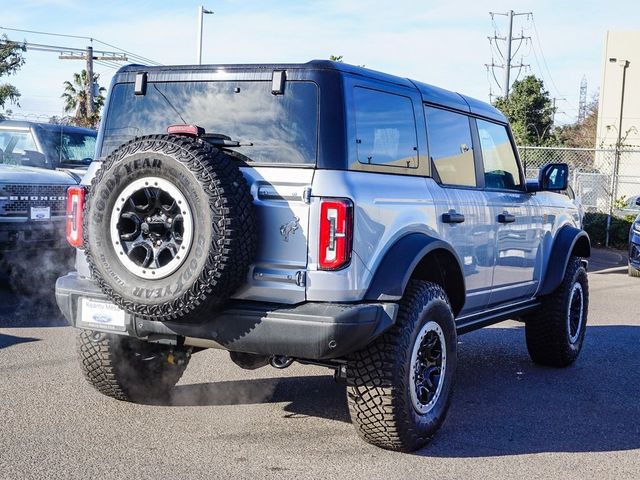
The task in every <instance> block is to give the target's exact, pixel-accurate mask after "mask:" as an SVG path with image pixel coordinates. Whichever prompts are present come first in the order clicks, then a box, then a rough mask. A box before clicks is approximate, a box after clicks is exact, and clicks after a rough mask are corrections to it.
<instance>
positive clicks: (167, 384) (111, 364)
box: [77, 330, 191, 403]
mask: <svg viewBox="0 0 640 480" xmlns="http://www.w3.org/2000/svg"><path fill="white" fill-rule="evenodd" d="M77 343H78V353H79V355H80V365H81V367H82V372H83V373H84V376H85V378H86V379H87V381H88V382H89V383H90V384H91V385H92V386H93V387H94V388H95V389H96V390H98V391H99V392H100V393H102V394H104V395H107V396H109V397H112V398H115V399H117V400H125V401H129V402H145V403H147V402H148V403H154V402H159V401H163V400H165V399H166V398H167V397H168V396H169V394H170V392H171V390H172V389H173V387H175V385H176V383H178V380H180V377H182V374H183V373H184V371H185V369H186V368H187V365H188V363H189V359H190V356H191V350H187V349H177V348H173V347H169V346H166V345H159V344H152V343H147V342H142V341H140V340H136V339H132V338H128V337H124V336H121V335H112V334H106V333H100V332H93V331H89V330H82V331H81V332H80V334H79V335H78V342H77Z"/></svg>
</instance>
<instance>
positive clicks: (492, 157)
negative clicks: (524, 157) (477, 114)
mask: <svg viewBox="0 0 640 480" xmlns="http://www.w3.org/2000/svg"><path fill="white" fill-rule="evenodd" d="M477 123H478V135H479V137H480V146H481V148H482V160H483V162H484V182H485V186H486V188H496V189H506V190H516V189H519V188H521V186H522V181H521V179H520V169H519V168H518V162H517V160H516V156H515V154H514V153H513V147H512V146H511V141H510V140H509V134H508V133H507V128H506V127H505V126H504V125H498V124H497V123H491V122H487V121H485V120H478V121H477Z"/></svg>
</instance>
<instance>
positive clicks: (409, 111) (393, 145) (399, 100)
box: [354, 87, 418, 168]
mask: <svg viewBox="0 0 640 480" xmlns="http://www.w3.org/2000/svg"><path fill="white" fill-rule="evenodd" d="M354 100H355V111H356V147H357V151H358V161H359V162H360V163H368V164H375V165H388V166H393V167H404V168H407V167H408V168H417V167H418V146H417V145H418V143H417V139H416V126H415V117H414V115H413V104H412V103H411V99H410V98H408V97H403V96H400V95H394V94H391V93H385V92H379V91H376V90H369V89H367V88H357V87H356V88H355V89H354Z"/></svg>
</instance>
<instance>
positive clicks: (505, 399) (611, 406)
mask: <svg viewBox="0 0 640 480" xmlns="http://www.w3.org/2000/svg"><path fill="white" fill-rule="evenodd" d="M607 255H609V256H607ZM615 255H617V254H615V252H613V253H611V252H604V253H602V254H601V255H600V256H598V257H597V258H595V259H594V260H593V262H592V266H593V268H592V273H590V275H589V281H590V290H591V299H590V300H591V302H590V313H589V325H590V326H589V328H588V331H587V336H586V340H585V346H584V350H583V352H582V354H581V357H580V358H579V360H578V361H577V362H576V364H575V365H573V366H572V367H570V368H567V369H560V370H558V369H550V368H542V367H538V366H535V365H534V364H533V363H532V362H531V361H530V360H529V357H528V355H527V351H526V346H525V341H524V331H523V328H522V325H521V324H518V323H515V322H506V323H503V324H499V325H496V326H494V327H491V328H486V329H484V330H481V331H477V332H474V333H470V334H467V335H464V336H462V337H460V339H459V340H460V348H459V355H460V361H459V367H458V368H459V369H458V377H457V384H456V387H455V392H454V397H453V402H452V406H451V410H450V411H449V416H448V418H447V420H446V422H445V424H444V426H443V428H442V429H441V430H440V432H439V433H438V435H437V436H436V437H435V438H434V440H433V441H432V442H431V444H430V445H429V446H427V448H425V449H423V450H421V451H419V452H416V453H415V454H400V453H393V452H388V451H384V450H380V449H378V448H375V447H372V446H369V445H367V444H365V443H364V442H362V441H361V440H359V439H358V437H357V435H356V433H355V430H354V429H353V428H352V427H351V424H350V421H349V415H348V412H347V407H346V401H345V395H344V393H345V392H344V387H343V386H341V385H338V384H336V383H335V382H334V381H333V379H332V376H331V374H330V373H331V372H330V371H328V370H326V369H322V368H318V367H307V366H302V365H297V364H294V365H293V366H292V367H290V368H289V369H287V370H284V371H279V370H275V369H272V368H271V367H265V368H262V369H259V370H256V371H251V372H248V371H244V370H241V369H239V368H238V367H236V366H235V365H234V364H233V363H232V362H231V361H230V360H229V358H228V354H227V353H225V352H222V351H212V350H210V351H205V352H202V353H198V354H196V355H195V356H194V357H193V359H192V361H191V364H190V366H189V368H188V369H187V372H186V374H185V376H184V377H183V379H182V380H181V382H180V383H179V385H178V387H177V388H176V391H175V394H174V396H173V397H172V400H171V401H170V402H168V403H167V404H164V405H135V404H130V403H123V402H119V401H116V400H113V399H110V398H107V397H104V396H102V395H100V394H98V393H97V392H96V391H94V390H93V389H92V388H91V387H90V386H89V385H88V384H86V383H85V381H84V380H83V378H82V375H81V373H80V369H79V367H78V364H77V360H76V357H75V351H74V349H75V332H74V330H73V329H71V328H70V327H67V326H65V324H64V321H63V320H62V318H61V317H60V315H59V313H58V311H57V309H56V308H55V307H53V306H51V305H47V304H46V302H42V301H38V302H35V301H33V300H32V299H27V298H20V297H16V296H15V295H13V294H11V293H9V292H8V290H7V289H6V288H5V289H1V290H0V419H1V422H2V423H1V425H2V426H1V427H0V478H3V479H4V478H7V479H9V478H21V479H22V478H101V479H102V478H136V479H142V478H154V479H157V478H230V477H233V478H386V479H394V478H442V479H447V478H464V479H471V478H483V479H484V478H518V479H522V478H563V479H574V478H575V479H584V478H599V479H600V478H606V479H608V478H615V479H623V478H628V479H637V478H640V369H639V368H638V365H639V364H640V308H638V298H640V296H639V295H638V294H639V292H640V281H638V280H639V279H637V278H630V277H628V276H627V275H626V267H625V266H624V257H623V256H620V255H618V257H620V258H617V257H615ZM616 258H617V260H616Z"/></svg>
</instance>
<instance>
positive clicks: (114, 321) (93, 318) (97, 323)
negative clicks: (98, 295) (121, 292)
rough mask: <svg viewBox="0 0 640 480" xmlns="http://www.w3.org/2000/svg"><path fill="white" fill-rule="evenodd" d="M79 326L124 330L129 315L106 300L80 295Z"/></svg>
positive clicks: (113, 330) (111, 330)
mask: <svg viewBox="0 0 640 480" xmlns="http://www.w3.org/2000/svg"><path fill="white" fill-rule="evenodd" d="M78 319H79V324H80V325H79V326H81V327H83V328H87V329H91V330H102V331H107V332H126V331H127V325H128V323H129V315H128V314H127V313H126V312H125V311H124V310H122V309H121V308H119V307H118V306H116V305H114V304H113V303H111V302H109V301H106V300H97V299H94V298H87V297H81V298H80V299H79V301H78Z"/></svg>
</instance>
